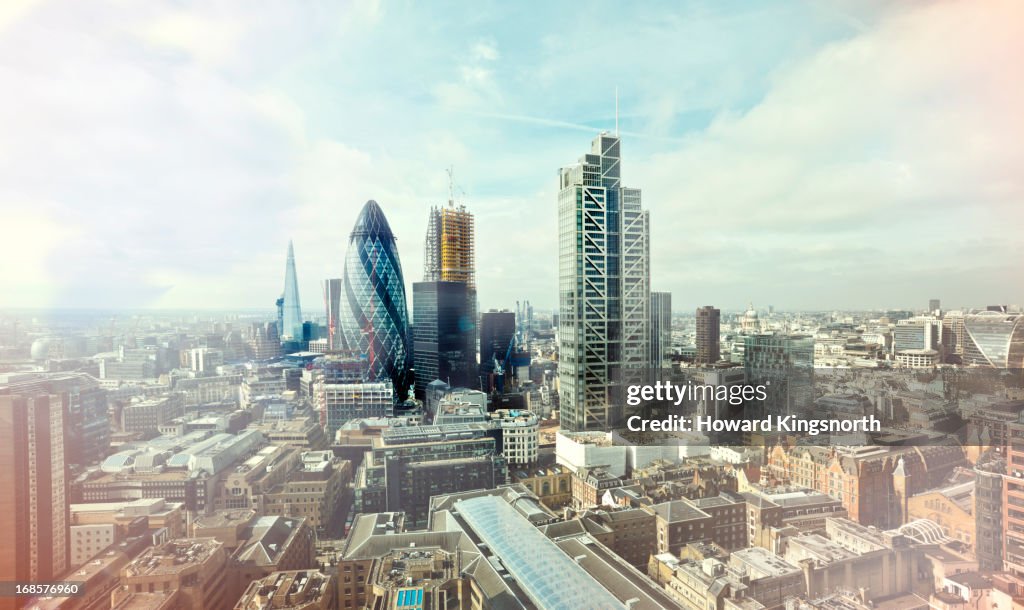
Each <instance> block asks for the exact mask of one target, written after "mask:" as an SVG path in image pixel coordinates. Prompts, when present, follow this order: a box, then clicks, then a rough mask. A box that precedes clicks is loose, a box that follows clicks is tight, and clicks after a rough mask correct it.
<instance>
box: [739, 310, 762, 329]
mask: <svg viewBox="0 0 1024 610" xmlns="http://www.w3.org/2000/svg"><path fill="white" fill-rule="evenodd" d="M740 332H741V333H743V334H744V335H756V334H757V333H759V332H761V321H760V320H759V319H758V318H757V310H756V309H754V304H753V303H751V304H750V305H749V306H748V308H747V311H746V313H744V314H743V320H742V321H741V322H740Z"/></svg>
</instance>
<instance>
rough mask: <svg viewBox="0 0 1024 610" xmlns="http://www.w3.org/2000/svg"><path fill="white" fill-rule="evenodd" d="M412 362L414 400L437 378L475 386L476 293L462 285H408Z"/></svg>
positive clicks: (458, 283)
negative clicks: (410, 294) (410, 312)
mask: <svg viewBox="0 0 1024 610" xmlns="http://www.w3.org/2000/svg"><path fill="white" fill-rule="evenodd" d="M412 333H413V342H412V343H413V362H414V367H413V368H414V369H415V371H416V397H417V398H423V397H424V393H425V391H426V389H427V384H428V383H430V382H431V381H434V380H435V379H440V380H441V381H444V382H445V383H447V384H449V385H450V386H452V387H455V388H458V387H462V388H465V387H476V373H477V363H476V337H477V333H476V290H474V289H473V288H472V286H470V285H469V284H466V283H463V282H416V283H415V284H413V285H412Z"/></svg>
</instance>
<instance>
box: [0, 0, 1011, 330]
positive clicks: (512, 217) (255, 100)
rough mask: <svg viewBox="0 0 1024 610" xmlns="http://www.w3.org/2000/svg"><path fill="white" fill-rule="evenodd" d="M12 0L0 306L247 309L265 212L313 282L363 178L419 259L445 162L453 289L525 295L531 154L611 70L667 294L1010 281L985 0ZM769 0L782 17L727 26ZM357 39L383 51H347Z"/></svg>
mask: <svg viewBox="0 0 1024 610" xmlns="http://www.w3.org/2000/svg"><path fill="white" fill-rule="evenodd" d="M22 4H23V5H24V6H23V10H18V9H19V8H21V7H22ZM11 6H12V8H11V9H7V10H6V11H5V12H3V13H2V14H0V49H2V50H4V51H7V52H6V53H3V56H4V57H7V58H8V59H7V60H5V63H4V67H5V68H6V69H5V70H4V71H2V72H0V83H3V85H4V86H5V89H8V90H13V91H20V92H22V95H19V96H10V97H9V98H7V99H5V100H3V101H2V102H0V107H2V108H3V109H4V110H5V111H6V113H7V114H8V115H10V116H19V117H20V120H19V121H18V124H17V125H14V126H12V127H11V131H10V133H9V138H8V139H7V141H6V142H5V144H4V145H0V185H2V189H0V210H2V211H3V214H4V218H5V225H6V227H7V228H8V232H9V233H10V238H9V239H7V240H5V243H4V245H3V247H2V250H0V277H4V285H5V290H4V291H3V295H2V297H0V307H3V308H15V307H19V308H20V307H33V308H37V307H38V308H52V307H60V308H64V307H84V308H90V307H99V308H117V309H134V308H155V309H189V308H210V309H233V308H246V309H248V308H254V309H263V308H266V309H272V307H273V301H274V299H275V298H276V297H277V296H278V295H279V294H280V271H279V269H280V252H281V251H282V249H283V248H284V247H285V245H286V244H287V241H288V239H290V238H292V239H294V240H295V242H296V243H297V244H298V246H299V249H300V257H299V259H300V260H299V267H300V269H299V270H298V272H299V275H300V277H301V278H302V283H301V284H300V286H299V288H300V293H301V297H302V298H304V299H305V300H306V302H307V303H319V302H320V300H321V298H320V291H319V285H320V284H319V282H320V281H321V280H322V279H325V278H331V277H338V276H339V275H340V272H341V269H342V266H343V260H344V248H345V239H344V236H345V235H346V234H347V230H348V228H349V227H351V226H352V223H353V222H354V220H355V217H356V215H357V214H358V211H359V208H360V206H361V205H362V203H363V202H365V201H366V200H368V199H376V200H377V201H379V202H380V203H381V206H382V207H383V208H384V209H385V211H386V212H387V214H388V217H389V219H391V221H392V223H393V226H394V231H395V234H396V235H397V236H398V240H399V241H398V243H399V249H400V251H401V255H402V257H403V258H405V259H406V266H407V268H409V269H415V268H420V267H421V266H422V260H421V256H422V241H421V236H422V225H423V221H424V219H425V218H426V217H427V214H428V211H429V209H430V206H431V205H438V204H440V203H441V202H442V201H444V200H445V198H446V194H447V192H448V181H447V176H446V175H445V172H444V168H445V167H446V166H448V165H449V164H452V165H454V167H455V182H456V185H457V187H458V190H457V197H456V199H458V200H459V201H462V202H465V203H466V204H467V206H469V207H470V208H471V209H472V210H473V212H474V214H475V215H476V217H477V233H478V242H479V243H480V244H481V245H482V247H480V248H478V253H477V267H478V269H479V274H478V275H479V278H478V288H479V295H480V296H479V298H480V307H481V309H482V310H486V309H489V308H492V307H509V306H511V304H512V303H513V302H514V301H515V300H517V299H518V300H522V299H524V298H528V299H530V300H531V301H532V302H533V303H535V305H536V306H537V307H540V308H545V309H554V308H555V307H556V301H557V265H556V260H557V243H556V241H557V218H556V214H555V212H554V205H553V204H552V202H553V201H554V198H555V195H556V192H557V177H556V176H555V175H554V172H553V171H552V169H551V168H553V167H558V166H559V165H560V164H562V163H563V162H564V161H565V159H566V158H571V157H572V155H573V154H574V153H575V151H576V150H577V144H576V143H577V142H578V141H579V139H580V137H592V136H593V135H596V134H597V133H599V132H600V131H602V130H608V131H612V130H613V129H614V126H615V116H614V108H615V103H614V94H615V92H614V89H615V86H616V85H617V87H618V90H619V97H620V106H621V109H622V114H621V116H620V117H619V122H620V125H621V129H622V132H621V133H622V136H623V146H624V147H625V149H626V152H625V153H624V154H626V155H627V156H629V158H630V159H632V161H631V163H630V166H629V169H628V171H627V174H626V175H625V176H624V179H625V180H626V181H627V182H629V183H635V184H643V185H644V189H645V194H646V197H645V198H646V201H647V206H648V207H649V208H650V209H651V211H652V212H654V213H655V214H656V215H659V214H660V218H661V222H659V223H655V225H654V226H653V227H652V230H651V268H652V283H651V288H652V289H653V290H659V291H666V292H671V293H672V294H673V297H674V299H673V300H674V305H675V309H676V310H677V311H688V310H692V309H694V308H696V307H697V306H699V305H703V304H706V303H714V304H716V306H719V307H721V308H723V309H726V310H728V309H730V308H731V307H737V308H738V307H741V306H742V304H743V303H746V302H747V301H749V300H754V301H755V303H764V304H768V303H771V304H773V305H775V306H776V307H777V308H780V309H788V310H825V309H835V308H851V309H870V308H887V307H908V306H912V305H913V306H915V307H916V303H918V302H920V301H921V300H922V299H927V298H931V297H934V296H939V297H941V298H942V299H943V303H944V304H945V305H946V306H947V307H949V308H958V307H965V306H979V307H983V306H984V305H985V304H986V303H992V302H999V303H1002V302H1006V303H1020V302H1022V301H1024V293H1022V291H1024V287H1020V286H1013V285H1009V286H1008V285H1007V283H1006V282H1005V278H1008V277H1021V276H1022V275H1024V263H1022V262H1021V261H1020V259H1019V257H1014V256H1012V254H1013V250H1014V247H1013V244H1014V243H1015V242H1016V236H1015V234H1014V233H1015V230H1016V228H1017V227H1018V226H1020V222H1019V221H1020V220H1021V212H1020V211H1019V210H1020V208H1019V205H1017V204H1019V202H1020V201H1021V199H1022V198H1024V197H1022V193H1024V185H1022V179H1021V177H1020V176H1019V175H1018V172H1016V168H1019V167H1020V166H1022V164H1024V159H1022V158H1021V154H1022V153H1021V150H1020V147H1019V145H1018V144H1017V142H1016V141H1015V139H1014V138H1013V137H1012V134H1013V133H1019V132H1020V131H1021V127H1022V126H1021V123H1020V122H1021V120H1022V119H1021V117H1020V116H1019V112H1017V111H1016V108H1018V107H1020V106H1021V105H1022V104H1024V86H1022V83H1021V79H1020V78H1019V77H1018V76H1016V75H1015V74H1013V73H1012V72H1011V71H1009V68H1007V67H1003V66H1006V65H1007V64H1006V63H1005V61H1004V59H1005V58H1006V57H1013V56H1017V55H1020V54H1021V53H1020V51H1021V50H1022V49H1021V46H1022V43H1021V40H1024V36H1021V33H1022V32H1021V29H1022V27H1024V26H1022V25H1021V24H1022V23H1024V20H1022V19H1020V18H1019V17H1020V11H1021V10H1022V9H1021V7H1020V6H1019V5H1015V4H1013V3H1009V2H1005V3H1000V2H995V3H992V5H991V6H990V7H988V9H989V10H987V11H984V12H982V11H972V10H970V5H969V3H965V2H939V3H933V4H927V5H924V4H913V5H900V6H896V7H887V6H880V5H861V4H854V3H836V4H832V5H829V6H827V7H811V6H804V5H797V4H791V3H782V2H779V3H771V4H768V5H764V6H759V7H758V8H757V9H753V10H751V9H749V8H747V7H743V6H742V5H736V4H724V5H716V6H715V7H713V8H711V7H708V6H705V5H701V4H689V5H686V6H684V7H669V8H665V7H662V8H654V7H652V8H649V9H647V12H646V14H645V13H640V14H637V13H630V14H629V15H624V14H618V12H617V11H618V10H619V9H617V8H615V7H607V9H606V10H605V11H604V12H603V14H602V16H601V18H600V19H598V18H597V17H596V16H592V17H587V18H585V19H584V20H583V22H581V23H579V24H578V25H573V26H569V27H563V26H562V25H561V24H563V23H565V22H567V19H563V18H561V17H560V16H559V15H558V13H559V12H561V11H566V10H568V9H561V8H558V7H555V8H550V9H546V11H551V13H553V14H549V13H548V12H545V11H531V10H528V9H526V8H522V7H498V6H491V7H481V8H480V9H479V10H478V11H477V12H475V13H473V14H472V15H463V16H461V17H446V19H445V20H442V21H440V22H438V23H437V25H436V26H435V27H433V28H427V29H423V28H418V27H417V24H419V23H422V22H423V20H424V19H426V18H427V17H428V16H429V15H424V14H417V11H429V9H425V8H415V9H413V8H410V9H409V10H407V11H402V10H396V9H395V8H393V7H388V6H383V5H380V4H376V3H355V4H352V5H350V6H346V7H341V8H338V9H337V13H334V12H332V11H333V9H328V8H321V9H316V10H312V9H310V10H308V11H305V10H303V9H302V8H300V7H278V8H276V9H274V10H273V11H267V12H261V13H260V14H259V15H252V16H249V17H248V18H247V19H244V20H241V21H239V20H237V19H234V18H233V17H232V16H231V15H230V14H229V13H228V12H227V11H225V10H222V9H214V8H210V9H180V8H172V7H171V6H170V5H166V6H164V5H150V6H148V7H146V8H141V7H132V8H126V7H119V8H118V9H113V8H110V9H106V10H92V9H90V13H89V17H90V18H89V19H88V20H85V19H81V18H80V17H82V15H80V14H79V13H78V12H79V11H82V10H85V9H84V8H83V7H77V6H75V5H61V4H60V3H32V2H26V3H16V4H15V5H11ZM452 14H462V13H461V12H453V13H452ZM655 17H656V18H657V19H655ZM658 22H664V25H660V24H659V23H658ZM82 23H90V24H92V25H91V26H90V29H86V28H85V27H84V26H82ZM612 23H614V26H612V25H607V24H612ZM792 23H800V24H802V25H804V26H805V27H803V28H792V27H788V28H783V27H778V28H773V24H774V25H780V26H781V25H783V24H786V25H790V24H792ZM291 26H294V27H291ZM611 27H615V28H619V29H621V31H622V32H624V33H626V34H628V35H627V36H622V37H619V36H616V37H614V38H615V39H616V40H619V39H621V40H629V44H626V43H624V42H618V43H615V45H614V47H613V48H612V49H610V50H609V57H608V58H607V62H602V65H601V66H600V68H598V67H597V66H595V65H593V63H592V62H591V61H590V59H589V57H588V56H587V54H586V53H585V52H584V51H583V50H584V49H585V48H587V41H588V40H592V39H594V38H595V37H596V38H609V37H607V36H603V35H602V34H601V33H602V32H604V33H608V31H609V28H611ZM773 29H774V30H778V31H779V32H782V31H785V32H786V35H785V36H782V35H781V34H773V35H769V34H763V35H761V36H754V37H752V36H749V34H750V33H751V32H754V31H757V32H764V31H766V30H773ZM453 32H455V33H458V35H457V36H452V35H451V34H452V33H453ZM300 33H301V36H300ZM680 33H682V34H683V35H680ZM527 34H529V35H528V36H527ZM44 36H45V37H46V40H51V39H53V40H59V41H60V42H59V44H49V43H48V44H45V45H44V44H40V43H41V41H42V40H43V37H44ZM936 39H941V40H944V41H946V42H945V43H944V44H943V45H938V46H936V45H934V44H932V41H933V40H936ZM524 40H525V41H527V42H524ZM533 42H539V44H532V43H533ZM377 44H380V45H381V47H387V48H389V49H396V50H398V52H397V53H394V52H384V53H380V54H377V55H374V54H369V55H365V54H364V53H365V49H366V48H374V45H377ZM21 48H33V49H38V52H37V53H35V54H33V55H30V56H26V54H24V53H19V52H18V49H21ZM409 48H416V49H417V50H418V52H417V53H416V54H413V55H414V56H410V54H409V53H404V52H402V50H403V49H409ZM650 57H664V58H665V59H664V60H663V61H659V60H655V61H649V58H650ZM690 57H699V58H700V59H699V61H698V60H691V59H689V58H690ZM15 58H18V59H15ZM679 58H682V60H680V59H679ZM339 66H344V67H345V68H346V70H345V71H341V72H339V70H338V68H339ZM598 69H600V70H601V77H600V78H599V79H592V78H590V77H591V76H594V74H595V71H596V70H598ZM41 74H46V75H48V76H49V77H52V78H53V79H58V80H60V81H61V82H62V86H61V88H60V92H59V93H58V92H56V90H54V89H52V88H51V87H49V86H48V85H47V83H50V82H53V80H50V79H40V78H38V76H39V75H41ZM592 81H594V82H592ZM527 85H535V86H533V87H531V86H527ZM566 91H573V94H572V95H566V94H565V92H566ZM851 91H853V92H857V93H860V92H865V93H864V94H863V95H853V96H851V95H850V92H851ZM868 92H870V93H868ZM851 97H852V98H853V99H851ZM68 100H75V103H74V104H71V103H70V102H69V101H68ZM585 134H586V135H585ZM55 142H56V143H59V145H56V146H53V145H51V143H55ZM115 168H116V169H115ZM519 253H522V254H523V255H521V256H520V255H519ZM766 269H767V270H770V272H766ZM413 279H415V278H413V277H408V278H406V280H407V286H406V292H411V283H412V280H413ZM315 310H319V307H317V308H315Z"/></svg>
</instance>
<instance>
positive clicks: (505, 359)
mask: <svg viewBox="0 0 1024 610" xmlns="http://www.w3.org/2000/svg"><path fill="white" fill-rule="evenodd" d="M515 336H516V314H515V313H513V312H511V311H507V310H502V311H495V310H493V309H492V310H491V311H485V312H483V313H482V314H480V389H481V390H483V391H485V392H491V391H493V390H494V389H495V387H496V383H495V380H494V379H492V375H496V374H501V375H503V376H505V375H509V374H511V372H512V363H511V353H510V352H511V351H514V350H515V346H514V342H515Z"/></svg>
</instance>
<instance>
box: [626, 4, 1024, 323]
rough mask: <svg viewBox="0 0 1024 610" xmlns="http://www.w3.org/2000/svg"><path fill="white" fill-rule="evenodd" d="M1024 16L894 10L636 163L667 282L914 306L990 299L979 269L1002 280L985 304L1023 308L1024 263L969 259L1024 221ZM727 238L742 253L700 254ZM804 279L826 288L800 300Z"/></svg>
mask: <svg viewBox="0 0 1024 610" xmlns="http://www.w3.org/2000/svg"><path fill="white" fill-rule="evenodd" d="M1021 16H1024V15H1022V10H1021V8H1020V5H1019V4H1016V3H1012V2H1001V3H994V4H992V5H990V6H987V7H986V10H984V11H979V10H977V7H976V5H972V4H970V3H967V2H942V3H934V4H920V5H913V8H911V9H905V8H899V9H892V12H891V13H889V14H887V15H885V16H884V17H883V18H882V19H880V20H879V21H878V22H877V23H876V24H875V25H874V27H872V28H871V29H868V30H864V31H862V32H859V33H857V34H856V35H854V36H852V37H851V38H849V39H847V40H843V41H839V42H835V43H833V44H830V45H827V46H826V47H824V48H822V49H821V50H820V51H818V52H816V53H814V54H813V55H812V56H810V57H809V58H807V59H806V60H804V61H800V62H797V63H795V64H793V65H791V66H789V67H787V68H786V69H784V70H780V71H779V72H778V73H777V74H776V75H775V77H774V79H773V83H772V86H771V88H770V89H769V91H768V92H767V94H766V95H765V97H764V99H763V101H762V102H760V103H759V104H757V105H755V106H754V107H752V108H751V109H749V110H748V111H747V112H744V113H741V114H736V113H724V114H722V115H720V116H719V117H717V118H716V119H715V120H714V121H713V122H712V123H711V125H709V127H708V128H707V129H705V130H703V131H702V132H700V133H697V134H694V135H693V136H692V137H691V138H689V141H688V142H687V144H686V145H685V146H683V147H682V148H680V149H678V150H675V151H671V152H667V153H664V154H660V155H655V156H654V157H653V158H652V159H651V160H650V162H649V163H648V164H646V165H644V166H641V167H640V168H636V170H635V171H637V172H638V174H639V177H638V178H637V180H638V184H639V185H640V186H642V187H644V189H645V196H646V198H647V202H648V206H649V207H650V208H651V209H652V215H653V218H654V222H653V224H654V227H655V229H654V246H653V247H652V251H653V252H654V253H655V255H654V256H655V260H654V272H655V277H656V278H657V279H656V281H655V283H656V284H661V285H668V286H669V287H671V288H673V289H674V290H676V291H677V292H678V293H680V296H681V297H682V298H681V299H677V302H685V303H688V304H693V303H697V302H701V301H709V300H724V301H725V303H723V304H724V305H726V306H729V305H736V304H737V303H738V302H741V301H742V300H743V298H744V296H743V295H747V294H754V295H757V294H764V293H774V296H773V297H772V298H773V299H775V300H776V302H777V303H778V302H783V301H784V300H786V301H792V302H793V303H792V304H793V306H797V305H801V304H803V305H804V306H818V307H830V305H828V303H837V302H838V304H836V305H831V307H835V306H839V304H848V305H850V306H858V305H860V306H865V305H869V304H878V303H884V302H895V303H914V302H916V301H920V300H921V296H920V295H921V294H923V292H922V291H923V290H924V291H927V290H929V289H930V290H931V291H932V292H936V293H941V292H945V293H946V295H947V296H950V297H952V298H950V299H949V300H950V301H956V302H959V303H963V304H970V303H971V302H970V301H969V299H971V298H972V297H974V296H980V295H971V294H970V293H968V292H965V291H963V290H962V289H961V288H960V287H959V286H957V285H956V282H955V280H954V277H953V276H954V275H955V274H957V273H974V274H977V275H979V276H980V277H985V278H987V279H990V280H991V282H992V283H991V284H990V285H989V287H988V288H987V289H986V291H985V292H986V296H987V297H991V298H993V299H997V300H1006V298H1008V297H1009V298H1013V299H1018V300H1019V298H1020V297H1021V294H1020V292H1019V289H1017V288H1013V287H1010V288H1011V290H1012V291H1013V292H1011V293H1009V294H1007V293H1005V292H1002V291H1003V290H1005V289H1006V287H1005V286H1001V285H1000V282H999V280H998V277H999V274H1002V273H1006V272H1007V271H1010V272H1011V273H1012V274H1013V275H1015V276H1017V277H1020V276H1024V263H1022V262H1020V261H1019V259H1018V260H1017V261H1014V262H1008V264H1007V262H1003V261H1000V262H998V263H997V262H995V261H992V260H986V259H983V258H977V257H970V258H968V257H961V256H957V255H955V254H954V252H955V251H956V249H957V247H958V246H959V245H960V244H963V243H964V242H965V240H970V239H978V238H981V239H983V240H984V241H985V242H986V243H989V244H992V245H993V246H998V245H999V244H1001V243H1012V242H1013V239H1014V237H1013V235H1014V232H1015V231H1016V227H1019V226H1021V222H1022V221H1024V213H1022V212H1020V211H1019V210H1020V209H1021V208H1020V204H1021V203H1022V202H1024V182H1022V179H1021V178H1020V175H1019V168H1020V167H1024V148H1022V147H1021V146H1020V143H1019V141H1018V139H1017V138H1016V137H1015V136H1013V135H1011V134H1018V133H1024V120H1022V118H1021V114H1020V112H1019V110H1018V109H1019V108H1020V107H1022V106H1024V87H1022V82H1024V81H1022V79H1020V78H1015V77H1012V76H1011V75H1010V74H1009V73H1008V72H1007V70H1006V68H1005V63H1004V62H1005V58H1006V57H1015V56H1019V55H1021V54H1022V53H1024V43H1022V42H1021V40H1024V37H1022V36H1024V26H1022V24H1024V20H1022V19H1021V18H1020V17H1021ZM634 167H635V166H634ZM676 210H679V211H681V213H673V212H674V211H676ZM999 218H1002V221H1000V220H998V219H999ZM723 235H726V236H728V238H729V240H730V241H731V242H732V246H733V247H732V248H729V249H727V250H722V251H720V252H718V253H717V255H716V256H713V257H701V256H694V252H691V250H697V251H699V250H700V249H701V248H706V247H708V246H709V244H713V243H715V242H716V241H718V240H719V239H720V237H721V236H723ZM794 254H798V255H799V256H797V257H794V256H793V255H794ZM679 261H703V264H704V265H705V266H707V267H709V268H711V269H714V270H716V271H717V274H718V275H719V276H720V283H721V284H723V285H722V286H720V287H719V288H718V290H717V291H712V290H708V289H707V287H706V284H703V283H702V282H704V281H706V280H707V277H706V275H707V272H706V270H703V269H699V268H700V267H702V265H701V264H699V263H695V264H679ZM939 269H942V270H944V271H945V273H934V271H936V270H939ZM944 276H945V277H944ZM946 278H948V279H946ZM811 279H813V281H811V282H809V281H808V280H811ZM807 283H816V284H817V287H818V288H817V290H811V291H808V292H804V291H793V290H790V288H791V287H792V286H795V285H803V284H807ZM973 283H974V282H972V284H973ZM853 287H857V289H856V290H855V289H853ZM837 291H843V292H848V293H853V294H852V295H851V296H850V297H849V299H848V300H842V299H840V300H838V301H837V299H836V298H835V297H836V293H837ZM858 291H859V292H860V294H856V293H857V292H858ZM787 293H789V294H787ZM973 304H976V303H973Z"/></svg>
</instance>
